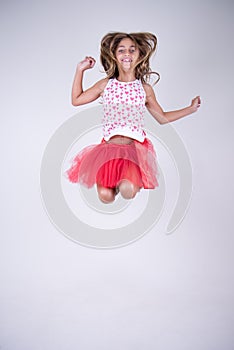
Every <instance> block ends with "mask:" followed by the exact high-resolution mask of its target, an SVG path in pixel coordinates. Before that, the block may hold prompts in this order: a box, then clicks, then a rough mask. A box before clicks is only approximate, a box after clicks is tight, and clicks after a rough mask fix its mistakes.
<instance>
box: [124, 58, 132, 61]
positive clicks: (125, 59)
mask: <svg viewBox="0 0 234 350" xmlns="http://www.w3.org/2000/svg"><path fill="white" fill-rule="evenodd" d="M122 62H132V60H131V59H130V58H124V59H122Z"/></svg>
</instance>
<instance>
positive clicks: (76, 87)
mask: <svg viewBox="0 0 234 350" xmlns="http://www.w3.org/2000/svg"><path fill="white" fill-rule="evenodd" d="M94 65H95V60H94V59H93V58H92V57H86V58H85V59H84V60H83V61H81V62H80V63H78V65H77V68H76V74H75V77H74V81H73V85H72V96H71V97H72V104H73V106H80V105H83V104H86V103H89V102H92V101H95V100H96V99H97V98H98V97H100V95H101V93H102V92H103V90H104V88H105V85H106V83H107V79H102V80H100V81H98V82H97V83H96V84H94V85H93V86H92V87H91V88H89V89H87V90H85V91H83V84H82V83H83V75H84V71H85V70H87V69H90V68H93V67H94Z"/></svg>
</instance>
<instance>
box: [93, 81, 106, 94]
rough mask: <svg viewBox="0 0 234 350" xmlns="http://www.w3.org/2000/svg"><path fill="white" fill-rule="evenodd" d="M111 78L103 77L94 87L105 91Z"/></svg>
mask: <svg viewBox="0 0 234 350" xmlns="http://www.w3.org/2000/svg"><path fill="white" fill-rule="evenodd" d="M108 81H109V79H108V78H104V79H101V80H99V81H97V82H96V84H95V85H94V87H95V88H96V89H98V90H99V91H101V92H103V91H104V89H105V87H106V85H107V83H108Z"/></svg>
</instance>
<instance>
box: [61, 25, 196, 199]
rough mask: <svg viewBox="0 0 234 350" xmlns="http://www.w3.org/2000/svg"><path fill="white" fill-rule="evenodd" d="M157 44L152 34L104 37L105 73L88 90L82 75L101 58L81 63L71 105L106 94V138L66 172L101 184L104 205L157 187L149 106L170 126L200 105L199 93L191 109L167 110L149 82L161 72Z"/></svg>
mask: <svg viewBox="0 0 234 350" xmlns="http://www.w3.org/2000/svg"><path fill="white" fill-rule="evenodd" d="M156 46H157V38H156V36H155V35H154V34H152V33H147V32H143V33H130V34H128V33H121V32H111V33H108V34H107V35H105V36H104V37H103V39H102V41H101V53H100V60H101V63H102V65H103V67H104V70H105V72H106V77H105V78H104V79H101V80H99V81H98V82H97V83H96V84H94V85H93V86H92V87H90V88H89V89H87V90H86V91H83V88H82V81H83V73H84V71H85V70H87V69H90V68H93V67H94V65H95V63H96V61H95V59H94V58H93V57H86V58H85V59H84V60H83V61H81V62H80V63H78V65H77V69H76V74H75V78H74V82H73V86H72V104H73V105H74V106H80V105H83V104H86V103H89V102H92V101H94V100H96V99H98V98H100V97H102V101H103V120H102V125H103V139H102V141H101V142H100V144H97V145H91V146H88V147H85V148H84V149H83V150H82V151H81V152H80V153H79V154H78V155H77V156H76V157H75V158H74V160H73V163H72V165H71V167H70V169H69V170H68V171H67V176H68V179H69V180H70V181H71V182H73V183H81V184H83V185H85V186H86V187H89V188H90V187H92V186H93V185H95V184H96V186H97V192H98V196H99V199H100V200H101V201H102V202H104V203H111V202H113V201H114V200H115V196H116V195H117V194H118V193H119V192H120V193H121V195H122V197H123V198H125V199H132V198H134V197H135V195H136V194H137V192H139V191H140V189H141V188H145V189H154V188H156V187H157V186H158V181H157V161H156V154H155V150H154V147H153V145H152V143H151V141H150V140H149V139H148V138H147V137H146V133H145V130H144V112H145V109H146V108H147V109H148V111H149V112H150V114H151V115H152V116H153V117H154V118H155V119H156V120H157V121H158V122H159V123H160V124H165V123H169V122H173V121H175V120H178V119H180V118H182V117H185V116H187V115H189V114H192V113H194V112H196V111H197V109H198V107H200V104H201V100H200V97H199V96H197V97H195V98H194V99H193V100H192V102H191V104H190V106H188V107H185V108H183V109H180V110H176V111H170V112H164V111H163V109H162V107H161V106H160V105H159V103H158V102H157V100H156V97H155V93H154V90H153V88H152V86H151V85H150V84H149V83H148V81H149V78H150V76H151V74H157V73H155V72H152V71H151V69H150V65H149V61H150V57H151V56H152V54H153V53H154V52H155V50H156ZM158 78H159V76H158Z"/></svg>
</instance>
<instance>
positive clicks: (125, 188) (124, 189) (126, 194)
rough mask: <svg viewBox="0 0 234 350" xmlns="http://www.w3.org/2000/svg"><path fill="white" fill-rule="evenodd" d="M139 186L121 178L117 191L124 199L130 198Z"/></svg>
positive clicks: (134, 194) (137, 190)
mask: <svg viewBox="0 0 234 350" xmlns="http://www.w3.org/2000/svg"><path fill="white" fill-rule="evenodd" d="M139 190H140V188H139V187H138V186H136V185H134V184H133V183H132V182H130V181H128V180H122V181H121V183H120V185H119V192H120V193H121V195H122V197H123V198H125V199H132V198H134V197H135V196H136V194H137V192H139Z"/></svg>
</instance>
